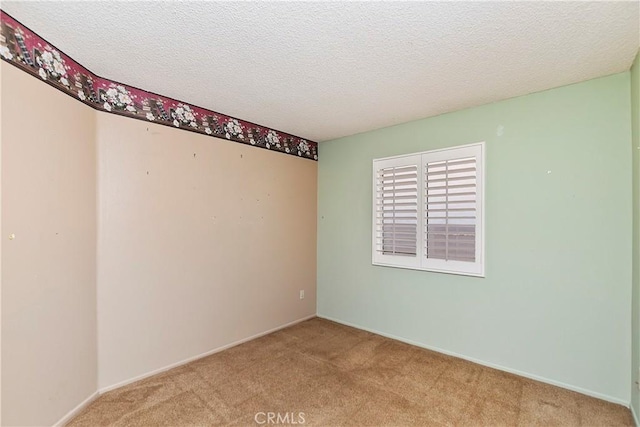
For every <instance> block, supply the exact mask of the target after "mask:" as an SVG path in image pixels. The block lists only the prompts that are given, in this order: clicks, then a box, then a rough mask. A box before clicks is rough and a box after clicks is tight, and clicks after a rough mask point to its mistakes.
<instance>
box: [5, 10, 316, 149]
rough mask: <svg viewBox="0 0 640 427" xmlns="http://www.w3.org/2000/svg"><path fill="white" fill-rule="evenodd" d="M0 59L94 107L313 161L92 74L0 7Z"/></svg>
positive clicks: (304, 143) (298, 143) (266, 135)
mask: <svg viewBox="0 0 640 427" xmlns="http://www.w3.org/2000/svg"><path fill="white" fill-rule="evenodd" d="M0 57H1V58H2V59H3V60H4V61H6V62H8V63H10V64H12V65H15V66H16V67H18V68H20V69H21V70H23V71H26V72H28V73H29V74H31V75H33V76H37V77H38V78H40V79H42V80H44V81H45V82H47V83H48V84H50V85H51V86H53V87H55V88H56V89H58V90H60V91H62V92H64V93H66V94H67V95H70V96H72V97H74V98H76V99H77V100H79V101H81V102H83V103H85V104H87V105H89V106H91V107H92V108H95V109H96V110H100V111H106V112H109V113H114V114H119V115H122V116H126V117H131V118H134V119H139V120H146V121H150V122H154V123H159V124H163V125H166V126H173V127H177V128H180V129H183V130H188V131H191V132H198V133H201V134H204V135H209V136H213V137H218V138H226V139H228V140H230V141H234V142H239V143H242V144H248V145H253V146H256V147H260V148H265V149H268V150H272V151H278V152H281V153H285V154H289V155H293V156H298V157H303V158H307V159H311V160H318V144H317V143H316V142H313V141H308V140H306V139H303V138H300V137H297V136H294V135H290V134H287V133H284V132H280V131H277V130H275V129H270V128H268V127H265V126H260V125H257V124H255V123H251V122H247V121H245V120H240V119H237V118H234V117H230V116H227V115H224V114H220V113H217V112H215V111H211V110H207V109H204V108H200V107H197V106H194V105H192V104H188V103H186V102H182V101H177V100H175V99H172V98H167V97H165V96H161V95H157V94H155V93H152V92H147V91H144V90H142V89H138V88H136V87H133V86H128V85H125V84H121V83H118V82H115V81H112V80H108V79H105V78H102V77H99V76H97V75H95V74H93V73H92V72H91V71H89V70H88V69H86V68H85V67H83V66H82V65H80V64H79V63H78V62H76V61H74V60H73V59H72V58H70V57H69V56H68V55H66V54H64V53H63V52H62V51H60V50H59V49H57V48H55V47H54V46H52V45H51V44H49V43H48V42H47V41H46V40H44V39H43V38H42V37H40V36H38V35H37V34H36V33H34V32H33V31H31V30H30V29H29V28H27V27H26V26H24V25H22V24H21V23H20V22H18V21H17V20H16V19H14V18H13V17H11V16H10V15H9V14H7V13H6V12H4V11H3V10H0Z"/></svg>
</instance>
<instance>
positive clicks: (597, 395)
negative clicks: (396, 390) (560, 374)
mask: <svg viewBox="0 0 640 427" xmlns="http://www.w3.org/2000/svg"><path fill="white" fill-rule="evenodd" d="M318 317H319V318H321V319H326V320H330V321H332V322H336V323H340V324H342V325H346V326H351V327H352V328H356V329H361V330H363V331H367V332H371V333H373V334H376V335H381V336H383V337H387V338H391V339H394V340H397V341H402V342H404V343H407V344H411V345H415V346H416V347H422V348H426V349H427V350H431V351H435V352H438V353H442V354H446V355H449V356H453V357H457V358H460V359H464V360H468V361H469V362H473V363H477V364H478V365H483V366H487V367H489V368H493V369H498V370H500V371H504V372H509V373H511V374H515V375H519V376H521V377H525V378H530V379H532V380H536V381H540V382H543V383H547V384H551V385H554V386H557V387H561V388H566V389H567V390H571V391H575V392H578V393H581V394H585V395H587V396H591V397H595V398H598V399H602V400H606V401H608V402H612V403H617V404H619V405H623V406H626V407H627V408H629V407H631V405H630V402H627V401H625V400H623V399H619V398H617V397H613V396H608V395H606V394H602V393H598V392H595V391H592V390H587V389H584V388H581V387H576V386H573V385H570V384H565V383H563V382H560V381H555V380H551V379H549V378H544V377H541V376H538V375H535V374H530V373H528V372H522V371H519V370H517V369H511V368H507V367H505V366H500V365H496V364H495V363H491V362H485V361H484V360H479V359H475V358H473V357H469V356H465V355H463V354H458V353H455V352H453V351H448V350H444V349H442V348H438V347H433V346H430V345H427V344H423V343H420V342H417V341H412V340H410V339H407V338H403V337H399V336H396V335H393V334H387V333H384V332H380V331H376V330H375V329H370V328H365V327H364V326H360V325H356V324H353V323H350V322H345V321H343V320H339V319H334V318H332V317H329V316H324V315H322V314H318ZM632 410H633V409H632ZM634 416H635V414H634ZM636 425H639V424H638V423H637V420H636Z"/></svg>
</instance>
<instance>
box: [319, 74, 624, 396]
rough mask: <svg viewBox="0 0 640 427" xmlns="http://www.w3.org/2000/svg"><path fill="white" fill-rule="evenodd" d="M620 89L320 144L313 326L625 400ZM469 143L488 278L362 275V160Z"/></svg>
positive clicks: (367, 241) (607, 82) (615, 81)
mask: <svg viewBox="0 0 640 427" xmlns="http://www.w3.org/2000/svg"><path fill="white" fill-rule="evenodd" d="M629 80H630V79H629V73H628V72H625V73H621V74H617V75H613V76H609V77H605V78H600V79H596V80H591V81H588V82H584V83H580V84H575V85H571V86H566V87H562V88H558V89H553V90H549V91H546V92H540V93H536V94H532V95H527V96H523V97H519V98H514V99H510V100H507V101H502V102H498V103H494V104H488V105H484V106H481V107H477V108H472V109H467V110H463V111H458V112H455V113H450V114H445V115H441V116H437V117H433V118H428V119H424V120H418V121H414V122H410V123H406V124H402V125H398V126H393V127H388V128H384V129H380V130H377V131H372V132H367V133H363V134H359V135H354V136H350V137H345V138H341V139H338V140H333V141H328V142H323V143H322V144H320V151H321V156H320V157H321V159H320V163H319V171H318V173H319V194H318V197H319V210H318V315H319V316H321V317H326V318H330V319H333V320H337V321H340V322H343V323H347V324H351V325H354V326H357V327H360V328H363V329H368V330H372V331H376V332H379V333H383V334H386V335H390V336H394V337H397V338H401V339H404V340H410V341H412V342H415V343H418V344H420V345H423V346H428V347H431V348H435V349H440V350H442V351H445V352H450V353H454V354H458V355H461V356H464V357H466V358H471V359H474V360H476V361H480V362H482V363H486V364H492V365H494V366H500V367H503V368H506V369H508V370H512V371H514V372H518V373H521V374H525V375H529V376H536V377H538V378H542V379H545V380H547V381H551V382H554V383H557V384H561V385H564V386H567V387H571V388H573V389H577V390H581V391H584V392H587V393H590V394H592V395H597V396H601V397H605V398H608V399H611V400H614V401H618V402H620V403H625V404H628V402H629V400H630V390H629V382H630V381H629V370H630V369H631V360H630V356H631V306H630V304H629V301H630V300H631V263H632V261H631V240H632V239H631V231H632V220H631V197H630V194H631V160H630V159H629V146H630V144H631V142H630V134H631V131H630V122H631V120H630V102H629V90H630V82H629ZM478 84H482V82H478ZM425 102H429V100H428V99H425ZM354 114H357V112H356V111H354ZM477 141H486V211H485V216H486V229H485V232H486V278H484V279H482V278H474V277H464V276H456V275H447V274H440V273H431V272H423V271H411V270H402V269H396V268H388V267H379V266H373V265H371V216H372V215H371V167H372V166H371V163H372V162H371V161H372V159H373V158H378V157H386V156H392V155H399V154H403V153H411V152H416V151H424V150H429V149H434V148H440V147H447V146H454V145H460V144H468V143H473V142H477Z"/></svg>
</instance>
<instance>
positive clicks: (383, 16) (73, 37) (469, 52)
mask: <svg viewBox="0 0 640 427" xmlns="http://www.w3.org/2000/svg"><path fill="white" fill-rule="evenodd" d="M2 9H4V10H5V11H7V12H8V13H9V14H11V15H13V16H14V17H15V18H16V19H18V20H20V21H21V22H22V23H23V24H25V25H27V26H28V27H30V28H31V29H32V30H34V31H35V32H36V33H38V34H40V36H42V37H44V38H45V39H46V40H48V41H49V42H51V43H53V44H54V45H56V46H57V47H58V48H60V49H62V50H63V51H64V52H65V53H67V54H68V55H70V56H71V57H73V58H74V59H75V60H77V61H79V62H80V63H81V64H82V65H84V66H86V67H88V68H89V69H90V70H91V71H93V72H94V73H96V74H98V75H101V76H104V77H107V78H110V79H114V80H118V81H121V82H123V83H126V84H130V85H133V86H138V87H140V88H143V89H146V90H150V91H153V92H157V93H160V94H162V95H166V96H169V97H173V98H177V99H180V100H183V101H186V102H189V103H192V104H195V105H199V106H202V107H205V108H209V109H212V110H216V111H219V112H221V113H223V114H228V115H231V116H235V117H239V118H241V119H245V120H249V121H252V122H256V123H260V124H263V125H265V126H269V127H272V128H276V129H280V130H282V131H285V132H289V133H292V134H296V135H300V136H302V137H306V138H309V139H312V140H316V141H325V140H329V139H333V138H336V137H340V136H345V135H350V134H354V133H358V132H363V131H367V130H371V129H376V128H380V127H384V126H388V125H393V124H397V123H402V122H406V121H410V120H414V119H418V118H422V117H428V116H433V115H437V114H441V113H444V112H448V111H454V110H459V109H461V108H466V107H470V106H475V105H480V104H485V103H489V102H493V101H498V100H501V99H505V98H510V97H514V96H518V95H524V94H527V93H531V92H536V91H540V90H545V89H549V88H552V87H557V86H561V85H565V84H570V83H575V82H579V81H583V80H588V79H591V78H595V77H600V76H605V75H608V74H613V73H617V72H622V71H625V70H628V69H629V67H630V65H631V62H632V60H633V57H634V56H635V54H636V52H637V50H638V47H639V45H640V42H639V40H640V34H639V22H640V19H639V18H640V10H639V3H638V2H597V3H592V2H571V3H570V2H530V3H529V2H527V3H523V2H474V3H466V2H464V3H463V2H446V3H435V2H412V3H400V2H370V3H354V2H349V3H347V2H323V3H319V2H318V3H316V2H314V3H311V2H270V3H267V2H260V3H250V2H195V3H194V2H126V3H125V2H114V1H109V2H78V3H75V2H10V1H3V2H2Z"/></svg>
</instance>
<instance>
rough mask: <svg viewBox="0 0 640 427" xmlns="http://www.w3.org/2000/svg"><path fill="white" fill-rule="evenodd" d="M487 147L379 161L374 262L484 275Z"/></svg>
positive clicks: (375, 175) (375, 180)
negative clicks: (484, 198)
mask: <svg viewBox="0 0 640 427" xmlns="http://www.w3.org/2000/svg"><path fill="white" fill-rule="evenodd" d="M483 148H484V145H483V144H482V143H480V144H473V145H467V146H462V147H455V148H449V149H444V150H435V151H429V152H425V153H418V154H413V155H409V156H400V157H395V158H389V159H380V160H374V224H373V225H374V227H373V246H374V247H373V249H374V253H373V263H374V264H381V265H392V266H397V267H406V268H416V269H423V270H430V271H441V272H446V273H458V274H467V275H477V276H482V275H483V274H484V256H483V255H484V254H483V251H484V242H483V182H484V178H483Z"/></svg>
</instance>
